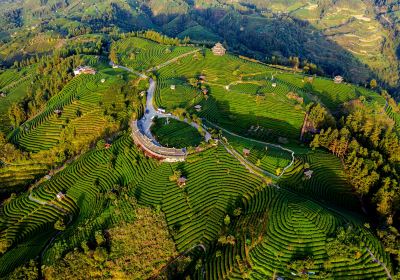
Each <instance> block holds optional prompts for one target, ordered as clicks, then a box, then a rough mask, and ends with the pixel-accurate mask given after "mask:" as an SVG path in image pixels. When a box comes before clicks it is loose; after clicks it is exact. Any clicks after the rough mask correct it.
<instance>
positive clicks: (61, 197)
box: [57, 192, 65, 201]
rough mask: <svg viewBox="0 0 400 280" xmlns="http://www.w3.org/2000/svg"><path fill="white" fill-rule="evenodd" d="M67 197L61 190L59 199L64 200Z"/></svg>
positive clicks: (58, 195)
mask: <svg viewBox="0 0 400 280" xmlns="http://www.w3.org/2000/svg"><path fill="white" fill-rule="evenodd" d="M64 198H65V194H63V193H62V192H59V193H58V194H57V199H58V200H60V201H61V200H63V199H64Z"/></svg>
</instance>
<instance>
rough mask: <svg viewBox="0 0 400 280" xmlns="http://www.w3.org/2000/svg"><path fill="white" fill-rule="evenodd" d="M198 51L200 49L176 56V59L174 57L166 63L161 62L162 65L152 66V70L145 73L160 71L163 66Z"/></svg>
mask: <svg viewBox="0 0 400 280" xmlns="http://www.w3.org/2000/svg"><path fill="white" fill-rule="evenodd" d="M199 51H200V49H195V50H194V51H190V52H187V53H184V54H181V55H179V56H177V57H174V58H173V59H170V60H168V61H166V62H163V63H161V64H159V65H157V66H154V67H152V68H150V69H148V70H146V72H151V71H154V70H158V69H160V68H162V67H164V66H167V65H168V64H171V63H172V62H175V61H177V60H178V59H180V58H182V57H185V56H188V55H191V54H193V53H196V52H199Z"/></svg>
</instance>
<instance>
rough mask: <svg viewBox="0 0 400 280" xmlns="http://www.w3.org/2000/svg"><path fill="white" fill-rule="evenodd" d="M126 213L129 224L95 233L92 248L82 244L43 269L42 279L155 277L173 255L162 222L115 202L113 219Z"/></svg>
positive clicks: (143, 210) (152, 213)
mask: <svg viewBox="0 0 400 280" xmlns="http://www.w3.org/2000/svg"><path fill="white" fill-rule="evenodd" d="M131 200H132V199H131ZM124 203H128V205H129V204H130V206H131V207H132V209H129V208H128V207H126V206H124V207H123V208H121V204H122V205H123V204H124ZM128 209H129V210H131V211H133V214H131V215H132V216H133V218H131V219H130V220H132V221H129V220H128V221H124V222H122V221H121V222H120V223H116V224H115V225H114V226H113V227H112V228H110V229H107V231H106V232H102V231H96V232H95V242H94V243H95V246H94V247H95V248H93V245H92V241H89V242H85V241H84V242H82V244H81V246H80V248H79V249H78V248H76V249H75V250H74V251H72V252H70V253H68V254H67V255H66V256H65V257H64V258H63V259H60V260H58V261H57V262H55V263H54V264H52V265H50V266H46V267H45V268H44V277H45V278H46V279H85V278H87V277H88V276H90V277H94V278H96V277H102V276H106V275H108V277H112V278H118V279H128V278H130V279H143V278H147V277H149V276H154V275H155V274H157V273H158V271H159V270H160V268H161V267H163V266H164V265H165V263H166V261H167V259H168V258H170V257H172V256H174V254H176V252H175V247H174V243H173V241H172V240H171V239H169V233H168V230H167V227H166V224H165V220H164V219H163V216H162V215H161V214H157V213H155V211H154V210H151V209H149V208H137V206H136V205H135V203H132V201H131V202H126V201H125V200H124V199H122V200H119V201H118V206H117V207H115V209H114V215H115V214H117V215H118V214H119V215H121V213H119V211H124V210H128ZM89 246H90V247H92V248H93V249H90V247H89ZM107 248H110V250H109V251H108V250H107ZM82 273H84V274H82Z"/></svg>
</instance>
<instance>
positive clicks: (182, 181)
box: [177, 176, 187, 187]
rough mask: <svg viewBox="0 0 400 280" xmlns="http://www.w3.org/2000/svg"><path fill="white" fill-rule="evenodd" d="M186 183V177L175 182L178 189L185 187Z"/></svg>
mask: <svg viewBox="0 0 400 280" xmlns="http://www.w3.org/2000/svg"><path fill="white" fill-rule="evenodd" d="M186 181H187V179H186V177H183V176H181V177H179V178H178V180H177V183H178V186H179V187H183V186H185V185H186Z"/></svg>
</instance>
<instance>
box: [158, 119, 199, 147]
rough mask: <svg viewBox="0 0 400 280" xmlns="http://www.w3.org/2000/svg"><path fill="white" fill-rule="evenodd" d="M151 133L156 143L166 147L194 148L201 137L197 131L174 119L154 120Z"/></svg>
mask: <svg viewBox="0 0 400 280" xmlns="http://www.w3.org/2000/svg"><path fill="white" fill-rule="evenodd" d="M151 132H152V134H153V135H154V136H155V137H156V139H157V141H158V142H159V143H160V144H161V145H162V146H166V147H175V148H187V147H196V146H198V145H199V144H200V142H201V141H202V136H201V135H200V133H199V132H198V131H197V129H195V128H194V127H192V126H191V125H189V124H187V123H185V122H182V121H178V120H175V119H169V118H168V119H167V118H162V119H155V121H154V124H153V126H152V127H151Z"/></svg>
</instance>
